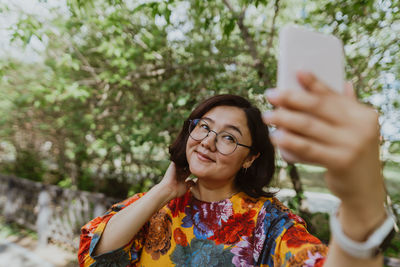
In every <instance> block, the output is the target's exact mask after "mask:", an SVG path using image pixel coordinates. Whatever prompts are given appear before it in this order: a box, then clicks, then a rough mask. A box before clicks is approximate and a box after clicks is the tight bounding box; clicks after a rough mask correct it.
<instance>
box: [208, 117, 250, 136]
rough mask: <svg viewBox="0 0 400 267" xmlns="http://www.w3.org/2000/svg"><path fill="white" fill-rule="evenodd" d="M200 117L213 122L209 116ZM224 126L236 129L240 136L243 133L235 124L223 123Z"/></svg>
mask: <svg viewBox="0 0 400 267" xmlns="http://www.w3.org/2000/svg"><path fill="white" fill-rule="evenodd" d="M201 119H202V120H207V121H210V122H212V123H215V121H214V120H213V119H210V118H208V117H203V118H201ZM224 127H226V128H230V129H232V130H235V131H237V132H238V133H239V134H240V135H241V136H243V134H242V132H241V131H240V129H239V128H238V127H236V126H235V125H231V124H227V125H224Z"/></svg>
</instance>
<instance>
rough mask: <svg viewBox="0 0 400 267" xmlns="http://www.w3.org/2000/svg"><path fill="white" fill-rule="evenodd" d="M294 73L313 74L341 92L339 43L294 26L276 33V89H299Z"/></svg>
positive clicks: (342, 87)
mask: <svg viewBox="0 0 400 267" xmlns="http://www.w3.org/2000/svg"><path fill="white" fill-rule="evenodd" d="M297 71H307V72H312V73H314V74H315V75H316V76H317V77H318V78H319V79H321V81H323V82H324V83H325V84H327V85H328V86H329V87H330V88H331V89H333V90H335V91H337V92H343V90H344V55H343V45H342V42H341V40H339V39H338V38H336V37H334V36H333V35H326V34H321V33H317V32H314V31H310V30H308V29H306V28H304V27H300V26H297V25H288V26H285V27H283V29H282V30H281V32H280V34H279V60H278V84H277V87H278V88H279V89H293V90H297V89H302V87H301V86H300V84H299V83H298V81H297V78H296V73H297Z"/></svg>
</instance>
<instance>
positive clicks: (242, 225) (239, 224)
mask: <svg viewBox="0 0 400 267" xmlns="http://www.w3.org/2000/svg"><path fill="white" fill-rule="evenodd" d="M255 215H256V211H255V210H250V211H247V212H245V213H236V214H233V215H232V216H231V217H229V219H228V220H227V221H226V222H224V221H222V224H221V227H219V228H218V229H217V230H216V231H215V232H214V235H213V236H211V237H210V238H209V239H211V240H214V241H215V243H216V244H217V245H219V244H234V243H237V242H239V241H240V238H241V237H244V236H249V235H251V233H252V232H253V230H254V227H255V223H254V220H253V217H254V216H255Z"/></svg>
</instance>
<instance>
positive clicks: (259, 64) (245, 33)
mask: <svg viewBox="0 0 400 267" xmlns="http://www.w3.org/2000/svg"><path fill="white" fill-rule="evenodd" d="M223 1H224V4H225V5H226V6H227V8H228V9H229V10H230V11H231V12H232V14H233V16H234V17H237V20H236V24H237V25H238V26H239V29H240V32H241V35H242V37H243V39H244V41H245V43H246V45H247V47H248V51H249V53H250V55H251V57H252V58H253V60H254V67H255V68H256V70H257V74H258V77H259V78H260V79H262V81H263V83H264V86H266V85H268V84H269V83H270V81H269V78H268V75H267V73H266V71H265V69H266V68H265V65H264V63H263V61H262V60H261V57H260V55H259V53H258V51H257V46H256V43H255V42H254V40H253V38H252V37H251V35H250V33H249V29H248V28H247V27H246V25H244V18H245V15H246V8H243V10H242V11H241V12H240V14H239V15H238V14H237V12H236V11H235V10H234V8H233V7H232V5H231V3H230V2H229V0H223Z"/></svg>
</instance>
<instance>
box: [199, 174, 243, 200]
mask: <svg viewBox="0 0 400 267" xmlns="http://www.w3.org/2000/svg"><path fill="white" fill-rule="evenodd" d="M191 192H192V194H193V196H194V197H195V198H197V199H199V200H201V201H206V202H216V201H220V200H224V199H227V198H230V197H231V196H233V195H234V194H235V193H237V192H238V189H237V188H236V187H235V184H234V179H231V180H230V181H229V182H228V183H226V182H225V183H224V184H215V183H213V182H210V181H205V180H203V179H198V180H197V183H196V185H195V186H194V187H192V189H191Z"/></svg>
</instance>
